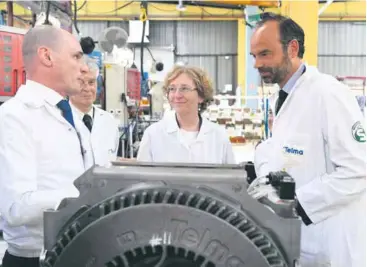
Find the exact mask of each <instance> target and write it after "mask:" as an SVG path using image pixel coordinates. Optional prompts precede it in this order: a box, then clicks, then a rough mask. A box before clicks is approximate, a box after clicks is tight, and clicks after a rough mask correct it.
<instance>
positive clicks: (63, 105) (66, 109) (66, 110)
mask: <svg viewBox="0 0 367 267" xmlns="http://www.w3.org/2000/svg"><path fill="white" fill-rule="evenodd" d="M57 107H58V108H59V109H61V111H62V115H63V116H64V118H65V119H66V120H67V121H68V122H69V123H70V124H71V125H72V126H73V127H74V128H75V124H74V119H73V113H72V111H71V107H70V104H69V101H68V100H65V99H63V100H61V101H60V102H59V103H57Z"/></svg>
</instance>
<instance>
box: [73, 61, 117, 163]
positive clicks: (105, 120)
mask: <svg viewBox="0 0 367 267" xmlns="http://www.w3.org/2000/svg"><path fill="white" fill-rule="evenodd" d="M84 60H85V61H86V63H87V66H88V72H87V73H86V74H85V76H84V84H83V87H82V91H81V92H80V93H79V94H76V95H72V96H70V101H71V103H72V109H73V113H74V116H76V118H77V119H78V120H79V121H81V122H82V123H83V124H84V126H85V131H83V133H84V132H86V135H83V137H85V139H86V140H89V147H88V148H87V150H88V149H91V151H92V154H90V153H89V155H92V158H91V159H88V163H87V165H88V167H91V166H93V165H94V164H96V165H100V166H106V165H108V164H110V162H111V161H114V160H116V158H117V150H118V145H119V140H120V134H119V129H118V121H117V119H116V118H115V117H113V115H112V114H110V113H108V112H107V111H104V110H103V109H100V108H98V107H96V106H95V105H93V103H94V102H95V100H96V95H97V77H98V72H99V68H98V65H97V64H96V63H95V62H94V61H93V59H91V58H89V57H87V56H84Z"/></svg>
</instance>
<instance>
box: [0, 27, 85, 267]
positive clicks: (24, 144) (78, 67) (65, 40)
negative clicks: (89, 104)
mask: <svg viewBox="0 0 367 267" xmlns="http://www.w3.org/2000/svg"><path fill="white" fill-rule="evenodd" d="M22 53H23V55H22V56H23V60H24V65H25V69H26V74H27V81H26V84H25V85H22V86H21V87H20V88H19V90H18V92H17V94H16V95H15V96H14V97H13V98H12V99H10V100H9V101H7V102H5V103H4V104H3V105H2V106H1V107H0V162H1V167H0V214H1V216H2V219H3V234H4V240H5V241H6V242H7V244H8V250H7V251H6V253H5V256H4V258H3V263H2V264H3V265H2V266H3V267H33V266H34V267H36V266H37V267H38V266H39V256H40V253H41V249H42V246H43V212H44V211H45V210H46V209H53V208H55V207H56V206H57V205H58V203H60V201H61V200H62V199H63V198H65V197H76V196H78V191H77V189H76V188H75V187H74V185H73V181H74V180H75V179H76V178H77V177H79V176H80V175H81V174H83V173H84V172H85V165H84V163H85V162H84V151H85V150H84V149H83V143H82V140H81V138H80V136H81V134H80V133H79V132H80V131H79V129H80V128H81V125H80V124H78V122H77V120H75V121H74V118H73V116H72V113H71V109H70V105H69V102H68V101H67V99H66V96H71V95H74V94H78V93H79V92H80V91H81V82H82V77H83V75H84V74H85V73H86V71H87V66H86V65H85V63H84V61H83V59H82V55H83V53H82V49H81V47H80V45H79V42H78V41H77V40H76V39H75V38H74V37H73V36H72V35H71V34H70V33H68V32H66V31H64V30H61V29H57V28H54V27H52V26H46V25H42V26H37V27H35V28H33V29H31V30H29V31H28V33H27V34H26V35H25V37H24V41H23V47H22Z"/></svg>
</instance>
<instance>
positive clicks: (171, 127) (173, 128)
mask: <svg viewBox="0 0 367 267" xmlns="http://www.w3.org/2000/svg"><path fill="white" fill-rule="evenodd" d="M164 120H165V122H166V125H167V127H166V130H167V133H175V132H178V131H179V130H180V128H179V127H178V125H177V121H176V113H175V112H171V113H169V114H167V116H166V117H165V118H164ZM212 129H213V127H212V125H211V124H210V123H209V121H208V120H207V119H206V118H202V124H201V127H200V131H199V135H198V138H199V137H200V136H202V135H205V134H207V133H208V132H210V131H212Z"/></svg>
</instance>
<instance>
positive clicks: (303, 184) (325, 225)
mask: <svg viewBox="0 0 367 267" xmlns="http://www.w3.org/2000/svg"><path fill="white" fill-rule="evenodd" d="M276 98H277V94H275V95H274V96H272V97H271V100H270V102H271V106H272V108H273V110H274V107H275V103H276ZM358 121H360V122H362V124H363V117H362V113H361V111H360V109H359V107H358V104H357V101H356V100H355V97H354V96H353V94H352V92H351V91H350V89H349V88H347V87H346V86H344V85H342V84H341V83H339V82H338V81H336V80H335V79H334V78H333V77H331V76H329V75H326V74H322V73H320V72H318V70H317V69H316V68H314V67H310V66H307V69H306V72H305V73H304V74H303V75H302V76H301V77H300V78H299V80H298V81H297V83H296V84H295V87H294V88H293V90H292V91H291V93H290V95H289V96H288V98H287V99H286V101H285V103H284V104H283V106H282V108H281V110H280V111H279V114H278V115H277V116H276V118H275V120H274V125H273V136H272V138H270V139H268V140H267V141H265V142H264V143H262V144H260V145H259V146H258V148H257V149H256V153H255V166H256V171H257V174H258V175H259V176H262V175H265V174H267V173H268V172H269V171H279V170H283V169H284V170H286V171H287V172H288V173H289V174H290V175H291V176H292V177H294V179H295V180H296V188H297V189H296V194H297V198H298V201H299V203H300V204H301V206H302V207H303V209H304V210H305V212H306V214H307V215H308V217H309V218H310V219H311V221H312V222H313V223H312V224H311V225H308V226H306V225H304V224H303V225H302V238H301V250H302V253H301V254H302V255H301V264H302V265H301V266H302V267H321V266H331V267H346V266H348V267H362V266H366V259H365V253H366V199H365V198H366V191H365V190H366V143H365V142H357V141H356V140H355V139H354V138H353V130H352V128H353V125H354V124H355V123H356V122H358ZM362 131H363V130H362Z"/></svg>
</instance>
